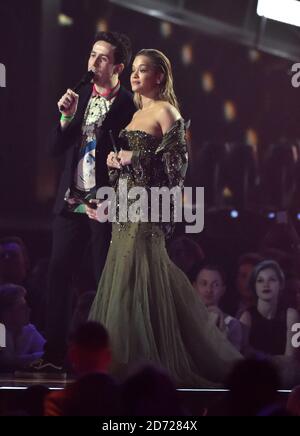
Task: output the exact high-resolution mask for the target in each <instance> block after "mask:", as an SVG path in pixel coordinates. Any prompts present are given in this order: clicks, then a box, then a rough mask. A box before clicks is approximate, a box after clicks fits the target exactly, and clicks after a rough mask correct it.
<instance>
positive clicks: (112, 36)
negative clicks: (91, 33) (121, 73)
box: [94, 32, 132, 68]
mask: <svg viewBox="0 0 300 436" xmlns="http://www.w3.org/2000/svg"><path fill="white" fill-rule="evenodd" d="M98 41H105V42H108V43H109V44H111V45H113V46H114V47H115V48H116V49H115V52H114V58H115V65H117V64H124V65H125V68H126V67H128V65H129V63H130V61H131V57H132V48H131V42H130V39H129V38H128V36H126V35H124V34H123V33H117V32H98V33H97V34H96V36H95V41H94V43H96V42H98Z"/></svg>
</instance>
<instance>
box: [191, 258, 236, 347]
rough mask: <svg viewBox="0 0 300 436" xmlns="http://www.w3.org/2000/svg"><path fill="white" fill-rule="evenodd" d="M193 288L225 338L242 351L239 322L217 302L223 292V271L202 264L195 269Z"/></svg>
mask: <svg viewBox="0 0 300 436" xmlns="http://www.w3.org/2000/svg"><path fill="white" fill-rule="evenodd" d="M194 288H195V289H196V291H197V293H198V294H199V296H200V298H201V299H202V301H203V303H204V304H205V305H206V307H207V309H208V311H209V313H210V317H211V319H212V320H213V321H214V323H215V324H216V326H217V327H218V328H219V329H220V330H221V331H222V332H223V333H224V335H225V336H226V337H227V339H228V340H229V341H230V342H231V343H232V345H234V346H235V347H236V348H237V349H238V350H239V351H242V348H243V342H244V334H243V326H242V325H241V323H240V322H239V321H238V320H237V319H236V318H233V317H232V316H230V315H227V314H226V313H224V312H223V311H222V309H220V307H219V303H220V300H221V298H222V296H223V295H224V294H225V291H226V285H225V276H224V273H223V271H222V270H221V269H220V268H219V267H217V266H213V265H204V266H202V267H200V268H199V269H198V271H197V274H196V276H195V280H194Z"/></svg>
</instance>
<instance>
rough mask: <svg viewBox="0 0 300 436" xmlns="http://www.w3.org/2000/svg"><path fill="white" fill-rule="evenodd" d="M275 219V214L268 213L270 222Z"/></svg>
mask: <svg viewBox="0 0 300 436" xmlns="http://www.w3.org/2000/svg"><path fill="white" fill-rule="evenodd" d="M275 217H276V214H275V212H270V213H268V218H269V219H270V220H274V219H275Z"/></svg>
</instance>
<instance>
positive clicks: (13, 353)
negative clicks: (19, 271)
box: [0, 284, 45, 371]
mask: <svg viewBox="0 0 300 436" xmlns="http://www.w3.org/2000/svg"><path fill="white" fill-rule="evenodd" d="M25 296H26V290H25V289H24V288H22V287H21V286H17V285H10V284H8V285H2V286H0V323H1V324H3V325H4V326H5V333H6V334H5V340H6V344H5V347H3V348H1V349H0V369H1V371H14V370H16V369H21V368H24V367H26V366H27V365H28V364H30V363H31V362H33V361H34V360H36V359H39V358H40V357H41V356H42V354H43V347H44V343H45V339H44V338H43V336H42V335H41V334H40V333H39V332H38V331H37V329H36V328H35V327H34V325H32V324H30V323H29V315H30V310H29V307H28V305H27V302H26V300H25Z"/></svg>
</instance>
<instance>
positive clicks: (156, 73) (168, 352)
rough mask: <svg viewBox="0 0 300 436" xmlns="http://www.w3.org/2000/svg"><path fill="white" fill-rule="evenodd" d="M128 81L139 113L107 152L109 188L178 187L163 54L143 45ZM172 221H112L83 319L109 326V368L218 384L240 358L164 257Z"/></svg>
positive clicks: (176, 122) (179, 139) (177, 121)
mask: <svg viewBox="0 0 300 436" xmlns="http://www.w3.org/2000/svg"><path fill="white" fill-rule="evenodd" d="M131 85H132V90H133V92H134V94H135V100H136V103H137V106H138V111H137V112H136V114H135V115H134V117H133V119H132V121H131V123H130V124H129V125H128V126H127V128H126V129H125V130H123V131H122V132H121V133H120V136H121V137H122V138H123V139H125V140H126V141H127V143H128V147H127V148H128V149H129V150H126V151H125V150H121V151H120V153H119V154H118V155H116V154H115V153H113V152H112V153H110V154H109V156H108V159H107V165H108V167H109V175H110V180H111V184H112V186H113V187H114V188H115V190H116V192H118V188H119V186H120V184H121V182H122V181H123V182H124V181H125V180H126V182H127V184H128V189H130V188H132V187H143V188H145V189H146V190H148V191H149V190H150V188H151V187H168V188H173V187H176V186H179V187H180V188H182V187H183V182H184V177H185V173H186V168H187V148H186V142H185V125H184V121H183V119H182V117H181V115H180V113H179V110H178V104H177V100H176V96H175V94H174V90H173V78H172V71H171V65H170V62H169V60H168V59H167V58H166V56H165V55H164V54H163V53H161V52H159V51H158V50H152V49H149V50H142V51H141V52H139V53H138V54H137V56H136V57H135V60H134V63H133V68H132V74H131ZM125 167H126V168H130V171H128V170H126V171H124V168H125ZM128 201H129V205H130V200H128ZM90 212H91V210H90ZM117 216H118V215H117ZM172 227H173V224H172V220H171V222H170V223H163V222H159V223H154V222H127V223H123V222H120V220H119V222H118V219H117V222H115V223H113V232H112V241H111V246H110V250H109V253H108V257H107V261H106V265H105V268H104V271H103V274H102V277H101V280H100V283H99V287H98V292H97V296H96V298H95V301H94V303H93V306H92V309H91V312H90V315H89V319H90V320H94V321H98V322H101V323H102V324H103V325H104V326H105V327H106V328H107V329H108V332H109V334H110V338H111V345H112V350H113V361H114V368H115V370H116V371H118V370H119V371H121V370H122V368H130V367H132V366H133V365H134V366H135V365H136V364H139V363H145V362H148V363H149V362H152V363H155V364H157V365H160V366H162V367H164V368H165V369H166V370H167V371H168V372H169V374H170V375H171V376H172V377H173V379H174V381H175V382H176V383H177V385H180V386H197V387H209V386H212V385H214V384H219V383H222V382H224V380H225V378H226V376H227V374H228V372H229V371H230V370H231V368H232V365H233V364H234V363H235V362H236V361H237V360H238V359H240V358H241V356H240V354H239V353H238V352H237V351H236V350H235V349H234V348H233V347H232V346H231V344H230V343H229V342H228V341H227V340H226V338H225V337H224V336H223V335H222V333H221V332H220V331H219V330H218V329H217V328H216V327H215V325H214V324H213V323H211V322H210V321H209V316H208V312H207V310H206V308H205V306H204V305H203V303H202V302H201V301H200V298H199V297H198V295H197V294H196V292H195V290H194V288H193V287H192V285H191V284H190V282H189V280H188V279H187V277H186V276H185V275H184V273H183V272H182V271H181V270H180V269H179V268H177V267H176V266H175V265H174V264H173V263H172V262H171V260H170V259H169V257H168V254H167V251H166V247H165V238H166V235H168V236H169V234H170V233H171V231H172Z"/></svg>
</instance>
